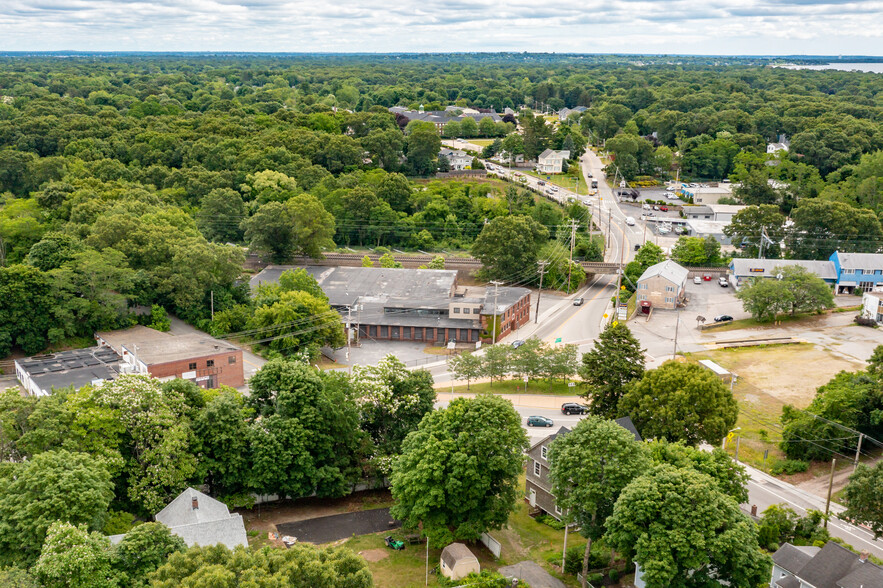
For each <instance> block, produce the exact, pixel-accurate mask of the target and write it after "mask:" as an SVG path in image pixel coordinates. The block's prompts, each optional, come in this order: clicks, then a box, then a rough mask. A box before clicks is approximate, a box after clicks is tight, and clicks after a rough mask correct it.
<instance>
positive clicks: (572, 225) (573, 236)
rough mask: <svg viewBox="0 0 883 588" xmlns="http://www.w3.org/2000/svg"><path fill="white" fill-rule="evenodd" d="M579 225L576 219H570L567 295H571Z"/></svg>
mask: <svg viewBox="0 0 883 588" xmlns="http://www.w3.org/2000/svg"><path fill="white" fill-rule="evenodd" d="M578 226H579V223H578V222H577V221H576V219H570V263H568V264H567V294H568V295H569V294H570V272H571V269H572V268H573V244H574V242H576V228H577V227H578Z"/></svg>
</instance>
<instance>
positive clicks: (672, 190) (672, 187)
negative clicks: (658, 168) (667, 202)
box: [666, 186, 677, 192]
mask: <svg viewBox="0 0 883 588" xmlns="http://www.w3.org/2000/svg"><path fill="white" fill-rule="evenodd" d="M676 189H677V188H675V187H674V186H668V187H667V188H666V190H667V191H668V192H674V191H675V190H676Z"/></svg>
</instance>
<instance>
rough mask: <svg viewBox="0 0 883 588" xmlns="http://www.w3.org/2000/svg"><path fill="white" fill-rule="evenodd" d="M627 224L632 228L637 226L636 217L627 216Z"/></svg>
mask: <svg viewBox="0 0 883 588" xmlns="http://www.w3.org/2000/svg"><path fill="white" fill-rule="evenodd" d="M625 224H627V225H628V226H630V227H633V226H635V219H634V217H631V216H627V217H625Z"/></svg>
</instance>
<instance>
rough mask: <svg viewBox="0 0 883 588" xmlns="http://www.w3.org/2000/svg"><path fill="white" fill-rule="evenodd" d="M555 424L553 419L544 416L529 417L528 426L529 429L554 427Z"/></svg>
mask: <svg viewBox="0 0 883 588" xmlns="http://www.w3.org/2000/svg"><path fill="white" fill-rule="evenodd" d="M554 425H555V423H554V422H553V421H552V419H550V418H548V417H544V416H529V417H527V426H528V427H552V426H554Z"/></svg>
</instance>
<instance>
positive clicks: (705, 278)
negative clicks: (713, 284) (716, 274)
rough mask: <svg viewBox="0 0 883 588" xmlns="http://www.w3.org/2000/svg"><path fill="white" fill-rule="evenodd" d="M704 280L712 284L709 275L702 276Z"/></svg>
mask: <svg viewBox="0 0 883 588" xmlns="http://www.w3.org/2000/svg"><path fill="white" fill-rule="evenodd" d="M702 279H703V280H705V281H706V282H710V281H711V276H709V275H708V274H705V275H704V276H702Z"/></svg>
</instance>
